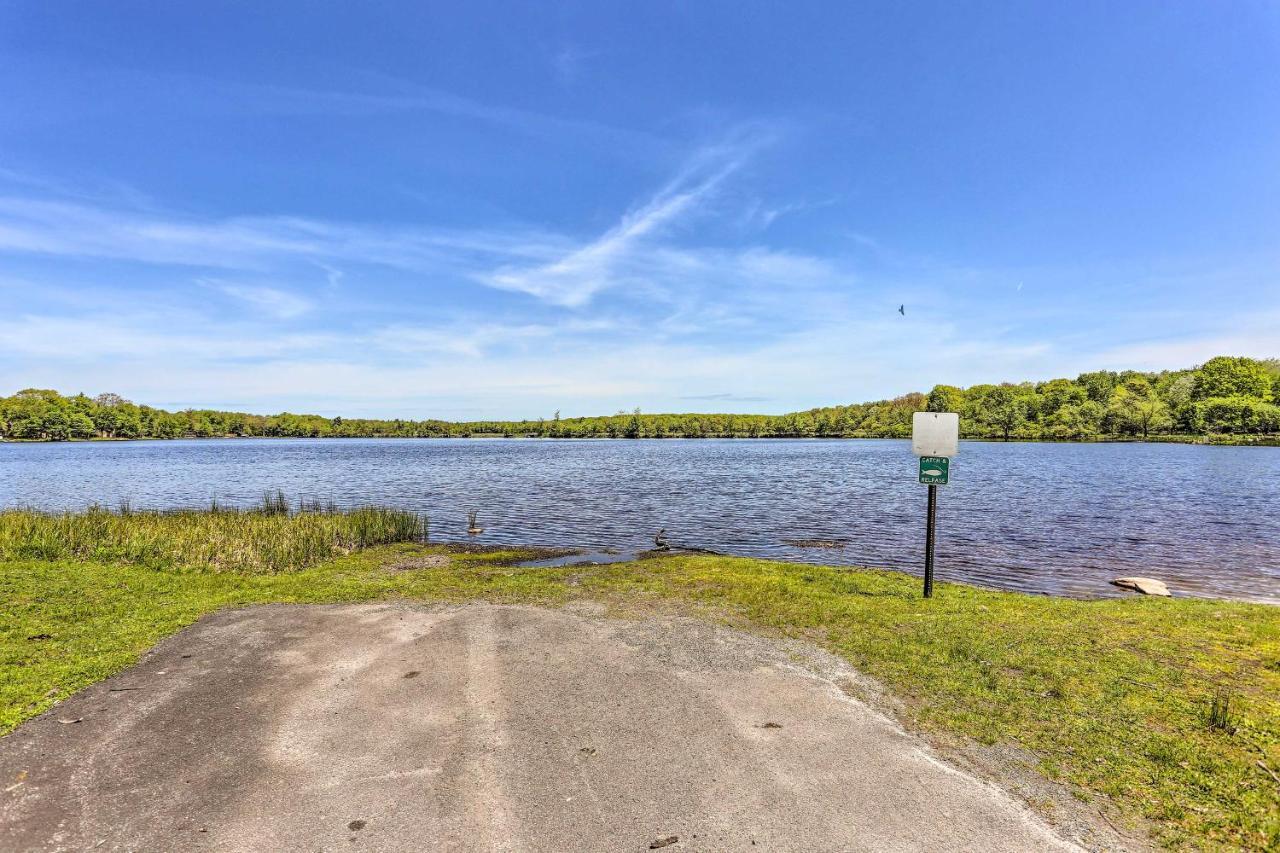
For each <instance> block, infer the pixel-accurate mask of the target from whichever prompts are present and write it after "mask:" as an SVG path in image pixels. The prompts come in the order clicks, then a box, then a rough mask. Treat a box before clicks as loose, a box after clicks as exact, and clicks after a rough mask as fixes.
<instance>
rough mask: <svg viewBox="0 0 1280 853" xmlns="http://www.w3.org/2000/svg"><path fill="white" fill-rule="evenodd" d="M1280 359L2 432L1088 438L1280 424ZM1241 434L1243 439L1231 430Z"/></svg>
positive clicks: (112, 398) (191, 417)
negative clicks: (916, 426) (790, 406)
mask: <svg viewBox="0 0 1280 853" xmlns="http://www.w3.org/2000/svg"><path fill="white" fill-rule="evenodd" d="M1277 402H1280V359H1268V360H1265V361H1259V360H1255V359H1251V358H1237V357H1229V356H1222V357H1219V358H1214V359H1211V360H1210V361H1208V362H1206V363H1205V364H1203V365H1201V366H1199V367H1195V368H1191V369H1188V370H1166V371H1161V372H1159V373H1144V372H1141V371H1136V370H1126V371H1120V372H1115V371H1110V370H1099V371H1095V372H1093V373H1082V374H1080V375H1079V376H1077V377H1076V378H1075V379H1051V380H1049V381H1047V382H1021V383H1004V384H1000V385H973V386H971V387H969V388H956V387H953V386H950V385H938V386H936V387H934V389H933V390H932V391H930V392H929V393H928V394H921V393H911V394H905V395H903V396H901V397H898V398H896V399H893V400H880V401H878V402H874V403H854V404H851V405H848V406H827V407H824V408H820V409H809V410H808V411H804V412H792V413H790V414H786V415H722V414H643V413H641V412H640V410H639V409H637V410H635V411H633V412H619V413H617V414H615V415H606V416H602V417H589V418H561V417H560V416H559V413H556V415H555V416H554V417H551V418H538V419H537V420H523V421H471V422H467V423H453V422H449V421H442V420H424V421H412V420H402V419H396V420H372V419H368V418H342V417H336V418H326V417H321V416H320V415H295V414H291V413H289V412H283V413H281V414H278V415H250V414H245V413H242V412H221V411H212V410H206V409H187V410H184V411H181V412H167V411H164V410H162V409H156V408H152V407H151V406H143V405H138V404H135V403H132V402H130V401H128V400H125V399H123V398H122V397H119V396H117V395H115V394H100V395H98V396H97V397H89V396H86V395H84V394H77V395H75V396H71V397H68V396H63V395H62V394H59V393H58V392H56V391H48V390H40V389H34V388H32V389H27V390H25V391H19V392H18V393H16V394H14V395H13V396H11V397H3V398H0V438H3V439H6V440H29V441H68V440H73V439H94V438H100V439H132V438H212V437H224V436H265V437H271V436H278V437H314V438H330V437H332V438H358V437H372V438H384V437H385V438H401V437H403V438H441V437H467V436H484V435H502V436H531V437H543V438H712V437H732V438H815V437H831V438H835V437H848V438H902V437H906V436H909V435H910V434H911V415H912V413H913V412H918V411H924V410H927V411H935V412H959V413H960V430H961V434H962V435H963V436H965V437H967V438H995V439H1006V440H1010V439H1017V440H1059V441H1070V440H1079V441H1087V440H1093V439H1113V438H1156V437H1162V436H1167V437H1171V438H1173V437H1194V436H1224V437H1238V438H1237V440H1253V439H1252V438H1250V437H1255V438H1256V437H1262V436H1276V435H1280V405H1277ZM1228 440H1231V439H1228Z"/></svg>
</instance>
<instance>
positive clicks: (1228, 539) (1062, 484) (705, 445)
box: [0, 439, 1280, 603]
mask: <svg viewBox="0 0 1280 853" xmlns="http://www.w3.org/2000/svg"><path fill="white" fill-rule="evenodd" d="M951 477H952V485H950V486H945V487H941V488H940V489H939V492H940V499H939V533H938V567H937V571H938V577H939V579H940V580H962V581H968V582H971V583H977V584H981V585H985V586H993V587H1001V588H1006V589H1018V590H1025V591H1030V592H1046V593H1055V594H1066V595H1082V596H1105V595H1117V594H1121V593H1119V592H1118V591H1117V590H1115V589H1114V588H1113V587H1111V586H1109V585H1108V583H1107V581H1109V580H1110V579H1112V578H1114V577H1117V576H1120V575H1126V574H1128V575H1134V574H1137V575H1148V576H1152V577H1157V578H1160V579H1162V580H1165V581H1166V582H1167V583H1168V585H1169V587H1170V589H1171V590H1173V592H1174V594H1175V595H1177V594H1184V595H1207V596H1216V597H1228V598H1244V599H1254V600H1262V601H1269V602H1273V603H1280V448H1264V447H1202V446H1190V445H1179V444H1016V443H1015V444H1002V443H986V442H964V443H962V445H961V450H960V454H959V455H958V456H957V457H956V458H955V459H954V460H953V461H952V470H951ZM915 479H916V459H915V457H914V456H912V455H911V451H910V445H909V443H908V442H906V441H883V440H807V441H795V440H768V439H750V440H736V441H735V440H699V441H679V440H639V441H604V440H594V441H593V440H581V441H574V440H522V439H426V440H422V439H417V440H415V439H404V440H398V439H370V440H362V439H315V440H309V439H227V440H205V441H138V442H93V443H75V444H0V506H14V505H28V506H35V507H38V508H42V509H74V508H81V507H84V506H85V505H87V504H89V503H91V502H94V501H97V502H101V503H105V504H115V503H116V502H118V501H120V500H122V499H127V500H129V501H131V502H132V503H133V505H134V506H135V507H139V508H144V507H145V508H173V507H185V506H198V505H207V504H208V502H209V501H210V499H212V498H217V499H218V500H219V501H221V502H223V503H227V504H238V505H250V504H253V503H256V502H257V501H259V500H260V499H261V496H262V493H263V492H264V491H266V490H269V489H270V490H274V489H282V490H283V491H284V492H285V493H286V494H288V495H289V496H290V497H292V498H298V497H309V498H311V497H314V498H319V499H321V500H324V501H328V500H332V501H334V502H336V503H338V504H339V505H343V506H351V505H356V504H366V503H376V504H387V505H393V506H397V507H402V508H405V509H411V510H414V511H417V512H424V513H427V514H428V515H429V516H430V519H431V535H432V538H433V539H435V540H444V541H449V540H455V541H461V540H467V539H468V538H469V537H468V536H467V533H466V527H467V517H466V511H467V510H468V509H469V508H476V509H478V510H479V511H480V522H481V524H482V525H483V527H484V528H485V531H484V533H483V534H481V535H480V536H478V537H476V540H477V541H479V542H482V543H489V544H494V543H522V544H545V545H570V546H582V547H592V548H618V549H642V548H646V547H651V546H652V543H653V536H654V533H655V532H656V531H657V530H658V529H659V528H665V529H666V531H667V536H668V538H669V540H670V541H671V543H672V544H674V545H686V546H696V547H700V548H709V549H712V550H716V551H723V552H726V553H732V554H744V555H752V556H760V557H768V558H770V559H777V560H792V561H804V562H818V563H836V564H844V565H871V566H886V567H892V568H896V569H903V570H906V571H912V572H918V571H919V566H920V564H921V562H922V561H923V550H924V508H925V492H926V488H925V487H924V486H921V485H919V484H918V483H916V482H915ZM814 539H819V540H836V541H838V542H840V543H842V545H843V547H840V548H823V549H813V548H801V547H797V546H794V545H789V544H787V543H786V540H814Z"/></svg>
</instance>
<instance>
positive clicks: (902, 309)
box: [898, 305, 907, 317]
mask: <svg viewBox="0 0 1280 853" xmlns="http://www.w3.org/2000/svg"><path fill="white" fill-rule="evenodd" d="M898 313H899V314H901V315H902V316H903V317H905V316H907V306H905V305H899V306H898Z"/></svg>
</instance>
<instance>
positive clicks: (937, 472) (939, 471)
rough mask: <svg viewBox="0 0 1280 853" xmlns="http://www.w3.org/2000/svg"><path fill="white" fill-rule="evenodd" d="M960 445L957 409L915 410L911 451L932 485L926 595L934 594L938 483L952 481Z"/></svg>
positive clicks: (926, 536)
mask: <svg viewBox="0 0 1280 853" xmlns="http://www.w3.org/2000/svg"><path fill="white" fill-rule="evenodd" d="M959 449H960V416H959V415H957V414H956V413H955V412H916V413H915V415H914V416H913V417H912V419H911V451H912V452H913V453H915V455H916V456H918V457H920V482H921V483H924V484H925V485H927V486H928V487H929V509H928V513H927V516H926V521H925V534H924V597H925V598H932V597H933V554H934V547H933V543H934V531H935V530H936V529H937V524H938V486H945V485H947V484H948V483H949V482H950V481H951V457H952V456H955V455H956V453H957V452H958V451H959Z"/></svg>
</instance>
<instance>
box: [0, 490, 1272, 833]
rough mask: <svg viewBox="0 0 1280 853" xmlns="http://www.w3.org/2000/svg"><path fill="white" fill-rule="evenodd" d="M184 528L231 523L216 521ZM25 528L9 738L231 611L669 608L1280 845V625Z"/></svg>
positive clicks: (702, 568) (1163, 804)
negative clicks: (49, 548)
mask: <svg viewBox="0 0 1280 853" xmlns="http://www.w3.org/2000/svg"><path fill="white" fill-rule="evenodd" d="M265 517H266V518H273V519H275V520H276V521H277V522H279V523H281V524H284V525H286V526H285V527H282V528H278V529H277V532H278V533H281V535H285V536H289V535H294V534H293V533H291V532H290V528H289V527H288V525H290V524H298V525H307V524H312V523H314V518H311V517H310V514H300V515H294V516H288V515H278V516H265ZM164 518H165V519H169V520H170V521H169V522H168V523H177V522H174V521H172V520H173V519H184V518H189V520H190V521H191V522H192V523H196V524H215V525H216V522H210V521H207V520H199V519H197V518H196V517H195V515H192V516H165V517H164ZM6 521H7V520H6V517H5V516H4V515H0V542H5V543H7V544H4V545H0V549H2V550H0V676H2V677H0V733H3V732H7V731H9V730H11V729H12V728H13V727H14V726H16V725H17V724H19V723H20V722H21V721H22V720H24V719H27V718H29V717H31V716H33V715H35V714H37V713H39V712H41V711H43V710H44V709H46V708H48V707H49V706H50V705H51V704H53V703H54V702H56V701H57V700H58V699H61V698H65V697H66V696H68V695H70V694H71V693H73V692H75V691H76V690H78V689H80V688H82V687H84V686H86V685H88V684H91V683H93V682H94V681H97V680H99V679H101V678H104V677H106V676H107V675H110V674H112V673H114V672H118V671H120V670H121V669H123V668H125V667H127V666H129V665H130V664H131V663H133V662H134V661H135V660H136V659H137V657H138V655H140V654H141V653H142V652H144V651H145V650H146V649H148V648H149V647H151V646H152V645H154V644H155V643H156V642H157V641H158V640H160V639H161V638H163V637H164V636H166V635H168V634H171V633H173V632H174V631H177V630H179V629H180V628H182V627H183V626H185V625H188V624H190V623H191V622H192V621H194V620H195V619H197V618H199V617H200V616H201V615H203V614H206V613H209V612H212V611H214V610H217V609H219V608H222V607H227V606H235V605H245V604H253V603H260V602H336V601H380V600H409V601H426V602H431V601H455V602H458V601H470V600H487V601H509V602H534V603H542V604H556V603H562V602H566V601H569V600H572V599H575V598H595V599H600V600H604V601H606V602H610V603H612V604H614V605H617V606H618V607H620V608H621V609H624V610H625V609H630V608H634V607H637V606H639V607H641V608H643V607H645V606H648V605H649V604H652V603H659V604H661V605H662V606H678V607H684V608H688V609H693V610H696V611H698V612H700V613H704V614H707V613H710V614H713V616H714V615H719V616H720V617H723V618H728V619H731V620H732V621H733V622H734V623H735V624H747V625H751V626H755V628H756V629H757V630H762V631H766V632H770V633H776V634H783V635H787V636H794V637H800V638H803V639H807V640H809V641H811V642H814V643H817V644H819V645H821V646H823V647H825V648H828V649H830V650H831V651H833V652H835V653H837V654H839V655H841V656H843V657H844V658H846V659H847V660H849V661H850V662H851V663H852V664H853V665H854V666H856V667H857V668H859V669H860V670H862V671H863V672H865V673H867V674H868V675H871V676H874V677H875V678H877V679H879V680H880V681H881V682H882V683H883V684H884V685H885V686H886V687H887V688H888V689H889V690H890V691H891V692H892V693H893V694H894V695H895V696H897V697H899V698H900V699H901V700H902V701H903V703H904V705H903V708H904V710H902V711H901V712H900V716H902V718H903V722H904V723H905V724H907V725H908V726H910V727H914V728H916V729H919V730H924V731H927V732H933V733H936V734H937V735H940V736H944V737H947V738H955V737H965V738H973V739H976V740H978V741H980V742H983V743H989V744H997V743H999V744H1005V743H1012V744H1017V745H1020V746H1021V747H1023V748H1024V749H1026V750H1029V751H1031V752H1033V753H1034V754H1035V755H1037V756H1038V757H1039V758H1040V760H1041V767H1040V769H1041V771H1042V772H1044V773H1045V774H1047V775H1049V776H1050V777H1052V778H1055V779H1058V780H1060V781H1062V782H1064V783H1067V784H1069V785H1071V786H1073V788H1074V789H1075V790H1076V791H1077V792H1078V794H1079V795H1080V796H1082V797H1096V796H1098V795H1105V796H1106V797H1109V798H1110V799H1111V801H1112V802H1114V803H1115V804H1116V805H1117V806H1119V807H1120V809H1121V810H1123V811H1127V812H1131V813H1137V814H1141V815H1142V816H1144V817H1146V818H1148V819H1149V820H1151V821H1152V822H1153V823H1154V826H1155V827H1156V831H1157V833H1158V835H1159V839H1160V840H1161V841H1162V842H1164V843H1165V844H1167V845H1169V846H1174V847H1178V846H1189V847H1209V848H1213V847H1218V848H1247V849H1267V848H1275V847H1277V846H1280V785H1278V784H1277V783H1276V781H1275V779H1274V778H1273V777H1272V776H1271V775H1270V774H1271V773H1272V772H1274V773H1280V608H1274V607H1268V606H1264V605H1250V604H1239V603H1228V602H1217V601H1203V600H1191V599H1178V600H1166V599H1155V598H1143V597H1135V598H1127V599H1118V600H1110V601H1094V602H1084V601H1072V600H1064V599H1055V598H1048V597H1043V596H1028V595H1019V594H1013V593H1001V592H992V591H985V590H979V589H975V588H972V587H967V586H962V585H956V584H940V585H939V586H938V587H937V590H936V595H935V598H934V599H932V600H930V601H924V600H922V599H921V598H920V597H919V582H918V580H916V579H914V578H911V577H908V576H906V575H902V574H898V573H894V572H883V571H861V570H849V569H841V568H828V567H815V566H798V565H792V564H783V563H772V562H766V561H760V560H749V559H735V558H725V557H714V556H696V557H683V556H681V557H675V556H673V557H664V558H660V559H650V560H640V561H637V562H633V563H622V564H613V565H608V566H599V567H585V568H584V567H580V566H575V567H571V568H563V569H538V570H530V569H515V568H511V567H509V566H508V565H505V564H506V563H509V562H511V561H513V560H515V559H516V558H518V557H520V556H523V553H522V552H519V551H511V552H492V553H482V554H457V553H455V554H453V561H452V564H451V565H450V566H449V567H447V568H439V569H423V570H417V571H391V570H389V569H388V568H387V566H388V565H389V564H391V563H394V562H396V561H398V560H403V559H405V558H406V557H408V556H413V555H421V554H424V553H442V552H443V551H442V549H440V548H439V547H438V546H437V547H431V546H421V545H415V544H393V545H383V546H378V547H373V548H370V549H367V550H354V549H356V548H358V547H359V546H358V545H356V544H353V541H354V540H352V541H344V542H343V544H342V545H341V547H337V546H335V550H337V551H342V550H344V549H347V550H350V551H351V552H350V553H347V554H346V555H345V556H340V557H338V558H336V559H330V560H324V561H321V562H318V563H316V564H314V565H311V566H310V567H308V568H303V569H297V570H292V571H280V570H279V569H280V568H281V567H282V565H281V564H280V562H279V558H278V557H276V556H273V557H271V558H270V559H268V558H266V557H261V556H260V557H246V556H244V551H245V550H247V551H252V550H253V549H254V548H260V549H264V550H265V551H268V552H270V553H271V554H273V555H275V554H276V553H277V552H276V550H275V548H276V546H275V545H273V544H272V543H270V542H269V541H264V540H263V539H261V538H260V533H261V531H260V530H259V529H258V528H257V527H255V526H254V525H256V524H258V523H259V520H258V519H254V520H253V522H252V523H251V524H249V525H248V526H246V527H244V528H241V529H242V530H244V531H253V533H252V534H251V535H250V536H249V539H248V540H246V542H245V543H242V549H243V550H242V551H241V552H239V553H241V554H242V556H241V557H240V558H238V560H237V561H236V562H235V565H236V566H237V567H238V568H237V569H236V570H229V567H230V566H231V565H232V564H231V563H227V562H221V561H218V560H213V561H209V560H208V559H205V558H206V557H207V552H206V551H204V550H202V549H200V548H198V547H192V546H190V545H189V544H185V545H181V546H175V547H174V548H171V549H167V550H166V549H165V548H163V547H160V546H159V545H156V544H154V543H153V546H152V547H150V548H137V549H128V548H125V549H118V548H116V546H114V545H113V546H112V547H110V548H106V547H103V548H95V547H91V543H90V542H88V541H87V540H82V539H77V540H75V541H78V542H80V543H81V544H80V545H79V546H77V548H78V550H76V549H73V551H74V553H75V554H76V555H81V554H87V555H90V556H92V557H93V559H78V558H74V559H73V558H70V557H68V556H65V555H63V553H62V552H55V553H54V556H53V557H52V558H50V559H46V558H44V557H43V556H42V555H43V554H44V553H45V552H40V555H39V556H38V555H33V554H31V553H24V552H22V547H21V543H20V542H19V543H16V544H15V543H14V541H13V538H12V537H13V533H12V531H8V532H6V530H5V527H6ZM8 521H9V522H10V523H15V524H16V523H17V522H16V521H14V520H12V519H9V520H8ZM24 523H25V522H24ZM95 523H98V522H95ZM124 523H125V524H126V525H127V524H128V523H129V522H124ZM153 523H159V522H157V521H156V520H154V519H153V520H149V521H147V522H146V524H153ZM333 523H334V524H335V525H337V524H338V522H337V521H336V520H334V521H333ZM106 529H107V530H109V531H110V530H115V533H113V534H112V535H113V536H115V537H117V538H116V539H111V540H110V541H113V542H114V541H117V540H118V539H119V538H121V537H123V539H124V540H126V541H133V539H132V538H131V537H130V536H128V535H124V534H122V533H121V532H120V530H117V529H115V528H112V527H111V526H110V525H108V526H107V528H106ZM202 529H203V528H202ZM207 529H208V530H218V529H219V528H216V527H211V528H207ZM326 529H329V530H330V531H331V532H332V531H336V530H340V529H343V528H341V527H340V526H335V527H331V528H326ZM223 532H224V533H225V531H223ZM227 535H229V534H227ZM246 535H249V534H246ZM6 537H8V538H6ZM175 541H177V542H184V543H185V542H188V538H187V537H185V536H178V537H177V538H176V540H175ZM113 549H114V550H113ZM157 553H161V554H167V555H168V556H165V557H163V558H156V556H155V555H156V554H157ZM19 554H21V556H18V555H19ZM103 554H111V555H113V556H112V559H110V560H107V559H105V558H104V557H103V556H102V555H103ZM180 554H190V555H192V556H193V559H195V560H197V562H195V563H192V564H186V563H183V562H182V560H181V559H180V558H179V557H178V556H177V555H180ZM129 555H132V556H129ZM570 578H572V579H573V581H574V582H573V583H569V580H570Z"/></svg>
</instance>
